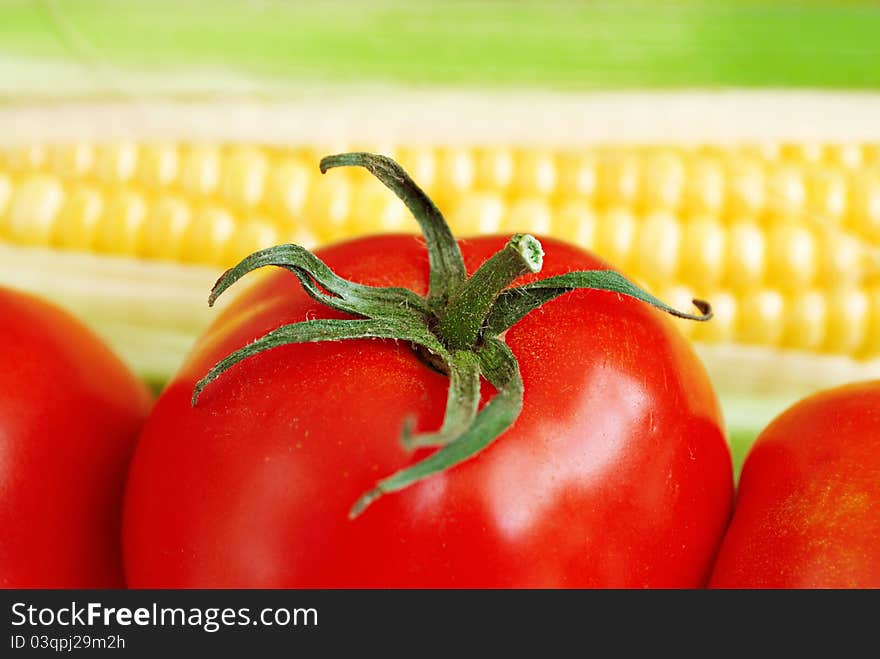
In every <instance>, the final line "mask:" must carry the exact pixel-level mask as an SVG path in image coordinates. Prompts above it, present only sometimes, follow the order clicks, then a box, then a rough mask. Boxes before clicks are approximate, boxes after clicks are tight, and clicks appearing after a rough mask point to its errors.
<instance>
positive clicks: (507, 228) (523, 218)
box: [501, 197, 551, 235]
mask: <svg viewBox="0 0 880 659" xmlns="http://www.w3.org/2000/svg"><path fill="white" fill-rule="evenodd" d="M550 222H551V217H550V207H549V206H548V205H547V202H545V201H544V200H543V199H542V198H540V197H527V198H525V199H515V200H514V201H512V202H511V203H510V205H509V206H508V207H507V212H506V213H504V215H503V216H502V218H501V231H503V232H505V233H515V232H521V233H534V234H537V235H545V234H548V233H550Z"/></svg>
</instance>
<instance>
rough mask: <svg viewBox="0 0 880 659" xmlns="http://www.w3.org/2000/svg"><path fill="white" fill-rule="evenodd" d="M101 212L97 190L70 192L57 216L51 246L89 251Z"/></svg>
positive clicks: (93, 243)
mask: <svg viewBox="0 0 880 659" xmlns="http://www.w3.org/2000/svg"><path fill="white" fill-rule="evenodd" d="M103 211H104V202H103V199H102V197H101V195H100V193H99V192H98V191H97V190H95V189H93V188H88V187H84V188H78V189H76V190H74V191H72V192H71V193H70V195H68V197H67V201H65V202H64V206H63V207H62V209H61V212H60V213H59V214H58V220H57V221H56V223H55V231H54V234H53V238H52V242H53V244H55V245H58V246H59V247H65V248H67V249H76V250H81V251H88V250H91V249H92V248H93V247H94V245H95V229H96V227H97V225H98V221H99V220H100V219H101V214H102V213H103Z"/></svg>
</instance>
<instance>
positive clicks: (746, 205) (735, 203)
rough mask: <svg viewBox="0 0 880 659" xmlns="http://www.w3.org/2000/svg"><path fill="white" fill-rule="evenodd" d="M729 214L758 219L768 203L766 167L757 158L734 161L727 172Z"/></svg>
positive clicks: (739, 158)
mask: <svg viewBox="0 0 880 659" xmlns="http://www.w3.org/2000/svg"><path fill="white" fill-rule="evenodd" d="M727 177H728V186H727V189H728V206H727V208H728V212H729V214H730V216H731V217H734V218H735V217H741V216H749V217H757V216H759V215H760V214H761V213H762V212H763V211H764V207H765V206H766V203H767V197H766V193H767V185H766V175H765V171H764V165H763V164H762V163H761V161H760V160H757V159H755V158H746V157H738V158H735V159H733V160H732V161H731V162H730V164H729V166H728V170H727Z"/></svg>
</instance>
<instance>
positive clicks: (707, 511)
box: [123, 236, 733, 588]
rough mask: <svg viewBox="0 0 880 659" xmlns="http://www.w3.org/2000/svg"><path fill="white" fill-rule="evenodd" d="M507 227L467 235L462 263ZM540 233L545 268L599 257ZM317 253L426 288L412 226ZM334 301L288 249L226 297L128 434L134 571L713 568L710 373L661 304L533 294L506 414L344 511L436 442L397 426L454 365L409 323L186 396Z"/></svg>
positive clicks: (153, 580) (278, 357) (604, 582)
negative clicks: (440, 360)
mask: <svg viewBox="0 0 880 659" xmlns="http://www.w3.org/2000/svg"><path fill="white" fill-rule="evenodd" d="M505 241H506V238H505V237H483V238H475V239H470V240H465V241H462V242H461V243H460V244H461V247H462V251H463V254H464V257H465V262H466V265H467V268H468V271H469V272H473V271H474V270H475V269H476V268H477V267H478V266H479V265H480V264H481V263H482V262H483V261H485V260H486V259H487V258H488V257H489V256H490V255H491V254H493V253H494V252H495V251H497V250H498V249H500V248H501V247H502V246H503V245H504V243H505ZM542 243H543V245H544V250H545V253H546V256H545V267H544V270H543V271H542V273H541V274H540V276H541V277H545V276H549V275H554V274H561V273H564V272H568V271H571V270H579V269H590V268H604V267H607V265H605V264H604V263H602V262H601V261H599V260H598V259H596V258H595V257H592V256H591V255H589V254H587V253H586V252H583V251H582V250H579V249H577V248H575V247H572V246H570V245H566V244H564V243H560V242H558V241H555V240H551V239H542ZM318 256H319V257H320V258H322V259H323V260H324V261H326V262H327V263H328V265H329V266H330V267H331V268H333V269H334V270H335V271H336V272H337V273H338V274H339V275H341V276H342V277H345V278H348V279H351V280H353V281H357V282H360V283H364V284H371V285H381V286H404V287H407V288H410V289H412V290H414V291H416V292H417V293H419V294H422V295H424V294H425V293H426V291H427V283H428V259H427V253H426V251H425V250H424V246H423V243H421V242H420V241H419V240H418V239H417V238H415V237H413V236H373V237H369V238H363V239H357V240H353V241H349V242H346V243H342V244H338V245H335V246H331V247H328V248H326V249H324V250H321V251H320V252H319V253H318ZM530 277H532V278H535V277H534V276H530ZM528 280H529V277H523V278H522V279H521V280H519V281H521V282H525V281H528ZM342 317H344V316H343V315H342V314H339V313H337V312H334V311H331V310H329V309H327V308H325V307H322V306H321V305H319V304H317V303H316V302H314V301H313V300H311V299H310V298H308V297H307V296H306V295H305V293H304V292H303V291H302V290H301V289H300V287H299V284H298V282H297V281H296V279H295V277H294V276H293V275H291V274H290V273H288V272H285V271H280V270H279V271H277V272H274V273H272V274H271V275H269V276H267V277H264V278H263V279H261V280H260V281H259V282H257V283H256V284H255V285H253V286H251V287H250V288H249V289H248V290H246V291H245V292H243V293H242V294H241V295H240V296H239V298H238V299H236V300H234V301H233V303H232V304H230V306H229V307H227V308H226V309H225V311H224V312H223V313H222V314H221V315H220V316H219V317H218V318H217V320H216V321H215V323H214V324H213V325H212V327H211V328H210V329H209V330H208V331H207V332H206V334H205V335H204V336H203V337H202V339H201V340H200V341H199V343H198V344H197V346H196V347H195V349H194V352H193V353H192V355H191V356H190V358H189V360H188V361H187V363H186V364H185V365H184V367H183V368H182V370H181V372H180V373H179V374H178V376H177V377H176V379H175V380H174V382H173V383H172V384H171V385H170V386H169V387H168V388H167V389H166V391H165V392H164V393H163V395H162V396H161V398H160V399H159V401H158V402H157V404H156V407H155V409H154V411H153V413H152V414H151V416H150V419H149V420H148V422H147V424H146V425H145V427H144V431H143V433H142V435H141V438H140V440H139V443H138V446H137V450H136V454H135V457H134V459H133V463H132V470H131V476H130V479H129V483H128V489H127V495H126V506H125V517H124V533H123V537H124V550H125V565H126V577H127V580H128V584H129V586H131V587H136V588H142V587H187V588H188V587H207V588H213V587H218V588H219V587H264V588H296V587H320V588H336V587H380V588H382V587H402V588H409V587H474V588H496V587H650V586H658V587H660V586H663V587H698V586H702V585H705V583H706V581H707V579H708V575H709V571H710V569H711V565H712V562H713V559H714V556H715V552H716V550H717V547H718V543H719V541H720V539H721V536H722V534H723V531H724V528H725V526H726V524H727V522H728V519H729V515H730V512H731V507H732V499H733V476H732V466H731V459H730V453H729V450H728V448H727V444H726V441H725V438H724V434H723V431H722V427H723V425H722V421H721V415H720V411H719V407H718V403H717V400H716V398H715V395H714V392H713V390H712V388H711V385H710V383H709V380H708V377H707V376H706V373H705V371H704V369H703V367H702V365H701V364H700V363H699V361H698V360H697V358H696V357H695V355H694V354H693V352H692V351H691V349H690V347H689V346H688V344H687V343H686V341H685V340H684V339H683V338H682V337H681V335H680V334H679V333H678V331H677V330H676V329H675V328H674V327H673V325H672V324H671V323H670V322H669V321H668V320H667V319H666V318H664V317H663V315H662V314H661V313H659V312H657V311H655V310H654V309H652V308H650V307H648V306H647V305H645V304H643V303H640V302H638V301H635V300H632V299H630V298H626V297H623V296H618V295H616V294H613V293H607V292H600V291H576V292H572V293H568V294H566V295H564V296H562V297H560V298H559V299H557V300H554V301H552V302H549V303H547V304H545V305H544V306H543V307H541V308H540V309H538V310H536V311H533V312H532V313H531V314H529V315H528V316H526V317H525V318H524V319H523V320H521V321H520V322H519V323H518V324H516V325H515V326H514V327H512V328H511V329H510V330H509V331H508V332H507V334H506V337H505V340H506V342H507V344H508V345H509V346H510V348H511V350H512V351H513V352H514V354H515V355H516V356H517V358H518V360H519V364H520V369H521V372H522V377H523V382H524V385H525V398H524V406H523V412H522V414H521V415H520V417H519V418H518V419H517V421H516V422H515V424H514V425H513V427H512V428H510V429H509V430H508V431H506V432H505V433H504V434H503V435H502V436H501V437H500V438H499V439H498V440H497V441H496V442H495V443H493V444H492V445H491V446H490V447H489V448H487V449H486V450H485V451H483V452H482V453H480V454H479V455H477V456H476V457H475V458H473V459H471V460H469V461H467V462H465V463H463V464H460V465H457V466H455V467H454V468H452V469H449V470H447V471H445V472H442V473H439V474H436V475H434V476H432V477H430V478H429V479H426V480H425V481H423V482H419V483H417V484H415V485H413V486H411V487H409V488H407V489H405V490H402V491H401V492H397V493H394V494H390V495H388V496H385V497H383V498H382V499H380V500H379V501H377V502H376V503H374V504H373V505H372V506H370V508H368V509H367V510H366V511H365V512H364V513H363V514H362V515H361V516H360V517H358V518H356V519H354V520H349V519H348V511H349V509H350V507H351V505H352V504H353V503H354V501H355V500H357V498H358V497H359V496H360V495H361V494H363V493H364V491H366V490H368V489H369V488H371V487H372V486H373V485H374V484H375V482H376V480H378V479H379V478H381V477H383V476H387V475H388V474H390V473H393V472H394V471H396V470H398V469H400V468H401V467H404V466H406V465H408V464H411V463H413V462H414V461H416V460H418V459H421V458H422V457H423V456H424V455H427V452H426V451H427V450H424V449H423V450H420V451H417V452H415V453H413V454H410V453H407V452H406V451H405V450H404V448H403V447H402V446H401V443H400V432H401V429H402V427H403V424H404V421H405V419H407V418H408V417H410V416H414V417H415V419H416V420H417V422H416V427H415V430H416V432H419V431H432V430H436V429H437V428H438V427H439V426H440V423H441V421H442V418H443V411H444V407H445V401H446V390H447V386H448V379H447V378H446V377H444V376H442V375H440V374H439V373H436V372H434V371H432V370H431V369H430V368H428V367H427V366H426V365H424V364H423V363H422V362H421V361H420V360H419V359H418V357H417V356H416V355H415V353H414V351H413V350H412V349H411V348H410V346H409V345H408V344H406V343H404V342H398V343H395V342H393V341H385V340H355V341H338V342H323V343H313V344H299V345H288V346H283V347H280V348H275V349H273V350H270V351H267V352H264V353H261V354H259V355H256V356H253V357H251V358H249V359H247V360H245V361H243V362H241V363H240V364H238V365H236V366H235V367H234V368H232V369H230V370H229V371H228V372H227V373H225V374H224V375H223V376H222V377H221V378H220V379H218V380H217V381H216V382H214V383H212V384H211V385H210V386H209V387H208V388H207V389H206V390H205V391H204V393H203V394H202V397H201V398H200V400H199V403H198V405H197V406H196V407H192V406H191V405H190V397H191V395H192V391H193V386H194V385H195V383H196V381H197V380H198V379H199V378H200V377H201V376H202V375H204V374H205V372H207V370H208V369H209V368H210V367H211V366H212V365H213V364H214V363H215V362H216V361H217V360H219V359H220V358H222V357H224V356H225V355H227V354H229V353H230V352H232V351H233V350H235V349H237V348H239V347H241V346H242V345H244V344H246V343H247V342H249V341H252V340H253V339H255V338H256V337H258V336H260V335H262V334H264V333H265V332H267V331H269V330H271V329H274V328H276V327H278V326H279V325H281V324H284V323H290V322H296V321H299V320H303V319H305V318H342ZM484 394H485V395H484V400H485V396H488V395H490V394H491V388H490V387H489V385H485V386H484Z"/></svg>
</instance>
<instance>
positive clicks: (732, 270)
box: [725, 219, 766, 290]
mask: <svg viewBox="0 0 880 659" xmlns="http://www.w3.org/2000/svg"><path fill="white" fill-rule="evenodd" d="M726 244H727V250H726V252H727V257H726V259H725V264H726V272H727V276H726V278H725V280H726V282H727V284H728V286H730V288H731V289H732V290H746V289H749V288H753V287H755V286H757V285H758V284H760V283H761V282H762V281H763V279H764V268H765V263H766V241H765V240H764V232H763V231H761V228H760V227H759V226H758V224H757V223H756V222H754V221H752V220H748V219H742V220H737V221H734V222H733V224H731V225H730V229H729V230H728V234H727V241H726Z"/></svg>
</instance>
